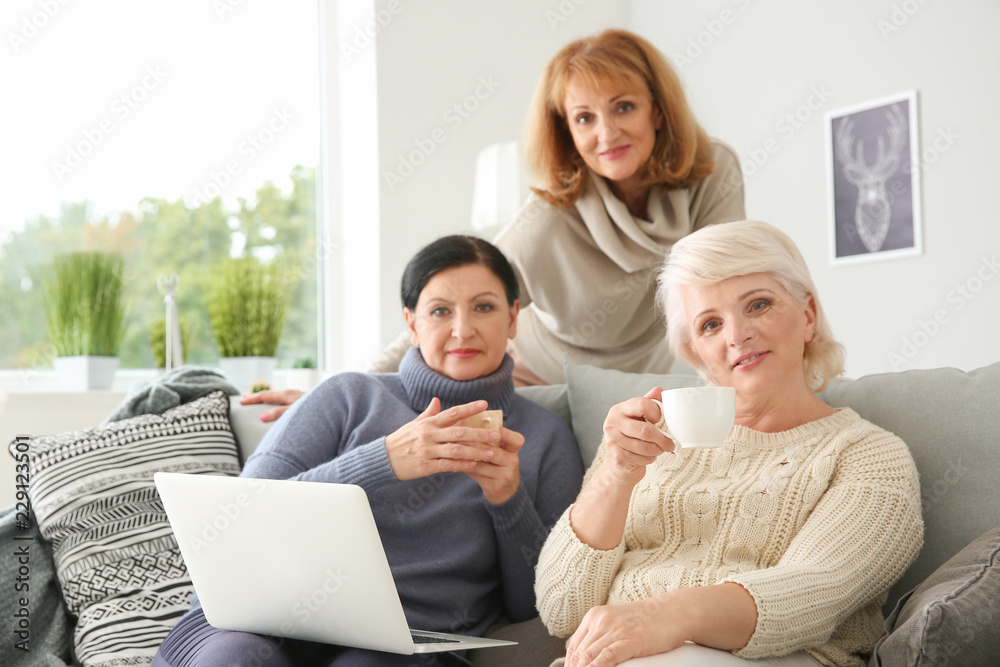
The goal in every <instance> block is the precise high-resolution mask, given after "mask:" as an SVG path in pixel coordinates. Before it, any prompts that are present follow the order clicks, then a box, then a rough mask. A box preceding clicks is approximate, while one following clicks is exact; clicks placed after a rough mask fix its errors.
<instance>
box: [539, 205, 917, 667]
mask: <svg viewBox="0 0 1000 667" xmlns="http://www.w3.org/2000/svg"><path fill="white" fill-rule="evenodd" d="M660 287H661V290H662V295H663V297H662V302H663V304H664V308H665V310H666V313H667V321H668V326H669V331H670V346H671V348H672V350H673V351H674V353H675V354H677V355H678V356H679V357H680V358H681V359H683V360H685V361H686V362H687V363H689V364H690V365H691V366H693V367H694V368H695V369H697V370H698V371H699V373H700V374H701V375H702V377H703V378H704V380H705V381H706V383H708V384H713V385H719V386H727V387H734V388H735V389H736V424H735V426H734V427H733V429H732V431H731V432H730V434H729V436H728V438H726V441H725V443H724V444H723V446H722V447H718V448H709V449H676V450H675V448H674V443H673V442H672V441H671V440H670V439H669V438H667V437H666V436H665V435H664V434H663V433H662V432H661V431H660V430H658V429H657V428H655V427H654V426H653V424H654V423H656V422H658V420H659V419H660V417H661V415H660V410H659V408H658V407H657V405H656V403H654V402H653V401H652V400H651V399H653V398H659V397H660V392H661V390H660V389H659V388H658V387H657V388H653V389H651V390H650V391H649V392H648V393H647V394H646V395H645V396H642V397H638V398H633V399H631V400H628V401H626V402H624V403H621V404H619V405H616V406H614V407H613V408H612V409H611V411H610V412H609V414H608V417H607V420H606V421H605V422H604V441H603V443H602V444H601V447H600V449H599V451H598V454H597V457H596V458H595V460H594V462H593V464H592V466H591V468H590V470H589V471H588V472H587V476H586V478H585V480H584V488H583V490H582V491H581V492H580V495H579V497H578V498H577V500H576V502H575V503H574V504H573V505H571V506H570V508H569V509H568V510H567V511H566V512H565V513H564V514H563V516H562V518H561V519H560V520H559V521H558V522H557V523H556V526H555V528H553V531H552V533H551V534H550V536H549V538H548V540H547V542H546V543H545V546H544V548H543V549H542V553H541V555H540V557H539V562H538V568H537V570H536V575H535V594H536V596H537V599H538V609H539V612H540V613H541V617H542V620H543V622H544V623H545V624H546V626H547V627H548V628H549V630H550V632H552V633H553V634H555V635H557V636H563V637H570V640H569V642H568V643H567V653H566V661H565V662H566V665H567V667H583V666H590V665H592V666H602V667H603V666H605V665H617V664H621V663H625V664H632V663H630V662H628V661H629V659H630V658H635V657H639V656H655V657H650V658H644V659H643V660H639V661H635V663H634V664H635V666H636V667H638V666H639V665H642V666H643V667H654V666H655V667H679V666H681V665H693V666H694V665H696V666H698V667H714V666H724V665H739V664H744V659H758V658H768V659H769V660H768V661H767V663H766V664H768V665H771V666H772V667H777V666H779V665H780V666H782V667H800V666H802V667H808V666H814V665H817V664H822V665H843V666H851V667H861V665H863V664H864V656H865V654H866V653H867V652H869V651H871V649H872V647H873V646H874V643H875V641H876V640H877V639H878V637H879V636H880V635H881V633H882V626H883V618H882V613H881V606H882V604H883V603H884V602H885V600H886V595H887V593H888V590H889V587H890V586H891V585H892V584H893V583H894V582H895V581H896V580H897V579H898V578H899V577H900V576H901V575H902V574H903V572H904V571H905V570H906V568H907V567H908V566H909V564H910V563H911V562H912V561H913V559H914V558H915V557H916V555H917V552H918V551H919V550H920V546H921V542H922V537H923V523H922V518H921V511H920V485H919V482H918V479H917V472H916V468H915V466H914V464H913V460H912V459H911V457H910V453H909V451H908V449H907V448H906V445H905V444H904V443H903V442H902V441H901V440H900V439H899V438H897V437H896V436H894V435H892V434H891V433H888V432H886V431H884V430H882V429H880V428H879V427H877V426H875V425H874V424H871V423H869V422H867V421H865V420H864V419H862V418H861V417H859V416H858V415H857V414H856V413H855V412H854V411H852V410H850V409H849V408H841V409H834V408H831V407H830V406H828V405H827V404H826V403H824V402H823V401H822V400H820V399H819V397H818V396H817V395H816V392H818V391H821V390H822V389H823V388H824V387H825V386H826V384H827V382H829V380H830V379H831V378H833V377H835V376H836V375H838V374H839V373H840V372H841V371H842V367H843V352H842V348H841V346H840V344H839V343H837V342H836V341H835V340H834V339H833V337H832V334H831V332H830V328H829V325H828V324H827V322H826V319H825V317H824V314H823V309H822V307H821V306H820V301H819V296H818V295H817V293H816V288H815V286H814V285H813V282H812V279H811V277H810V275H809V271H808V269H807V268H806V265H805V262H804V261H803V259H802V256H801V254H800V253H799V251H798V249H797V248H796V247H795V245H794V244H793V243H792V241H791V240H790V239H789V238H788V237H787V236H786V235H785V234H783V233H782V232H780V231H779V230H777V229H776V228H774V227H772V226H770V225H767V224H765V223H761V222H734V223H732V224H727V225H716V226H712V227H708V228H706V229H703V230H700V231H698V232H695V233H694V234H692V235H690V236H688V237H687V238H685V239H683V240H682V241H679V242H678V243H677V245H675V246H674V249H673V251H672V252H671V254H670V257H669V258H668V260H667V262H666V264H665V266H664V268H663V271H662V273H661V274H660ZM668 426H669V424H668Z"/></svg>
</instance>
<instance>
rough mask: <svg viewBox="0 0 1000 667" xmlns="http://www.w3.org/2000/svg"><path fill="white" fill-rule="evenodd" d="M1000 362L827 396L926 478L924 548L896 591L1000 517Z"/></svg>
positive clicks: (845, 385)
mask: <svg viewBox="0 0 1000 667" xmlns="http://www.w3.org/2000/svg"><path fill="white" fill-rule="evenodd" d="M997 396H1000V363H997V364H992V365H990V366H985V367H983V368H979V369H977V370H974V371H968V372H964V371H960V370H957V369H954V368H938V369H933V370H909V371H903V372H899V373H883V374H877V375H868V376H865V377H863V378H860V379H857V380H845V379H838V380H834V381H833V382H832V383H831V384H830V386H829V387H828V388H827V390H826V391H825V392H824V393H823V394H821V397H822V398H823V399H824V400H825V401H826V402H827V403H829V404H830V405H832V406H835V407H842V406H848V407H850V408H852V409H853V410H854V411H855V412H857V413H858V414H859V415H861V416H862V417H864V418H865V419H867V420H868V421H870V422H872V423H874V424H877V425H878V426H881V427H882V428H884V429H886V430H887V431H891V432H893V433H895V434H896V435H897V436H899V437H900V438H901V439H902V440H903V442H905V443H906V444H907V446H908V447H909V448H910V452H911V453H912V455H913V460H914V462H916V464H917V470H918V472H919V473H920V489H921V497H922V504H923V515H924V547H923V549H922V550H921V552H920V555H919V556H918V557H917V560H916V561H915V562H914V563H913V565H911V566H910V568H909V569H908V570H907V571H906V573H905V574H904V575H903V577H902V578H901V579H900V580H899V581H898V582H897V583H896V585H895V586H894V587H893V588H892V590H891V591H890V593H889V602H888V604H889V607H888V608H889V609H891V605H892V604H893V602H894V601H895V600H896V599H898V597H899V596H900V595H902V594H903V593H905V592H906V591H908V590H910V589H912V588H914V587H915V586H916V585H917V584H918V583H920V582H921V581H923V580H924V579H926V578H927V577H928V576H929V575H930V574H931V573H932V572H934V570H936V569H937V568H938V567H939V566H940V565H942V564H943V563H944V562H945V561H947V560H948V559H949V558H951V556H953V555H954V554H955V553H957V552H958V551H959V550H960V549H962V547H964V546H965V545H966V544H969V543H970V542H972V541H973V540H974V539H976V538H977V537H978V536H979V535H982V534H983V533H984V532H986V531H987V530H989V529H990V528H992V527H994V526H995V525H996V524H997V517H1000V493H997V487H998V486H1000V410H998V409H997V399H996V397H997Z"/></svg>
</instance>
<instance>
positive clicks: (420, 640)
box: [410, 632, 461, 644]
mask: <svg viewBox="0 0 1000 667" xmlns="http://www.w3.org/2000/svg"><path fill="white" fill-rule="evenodd" d="M410 636H411V637H413V643H414V644H459V643H461V642H459V640H457V639H448V638H446V637H437V636H435V635H422V634H419V633H417V632H411V633H410Z"/></svg>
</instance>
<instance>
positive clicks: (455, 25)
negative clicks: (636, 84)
mask: <svg viewBox="0 0 1000 667" xmlns="http://www.w3.org/2000/svg"><path fill="white" fill-rule="evenodd" d="M335 1H336V0H328V2H335ZM350 2H351V3H353V4H357V0H350ZM365 2H368V3H373V4H372V6H371V7H370V8H369V13H370V14H371V13H373V12H375V11H378V12H381V16H382V17H383V19H386V18H389V17H390V15H391V20H389V21H388V22H387V23H385V25H383V26H380V27H379V32H378V36H377V38H376V40H375V42H374V46H371V47H367V48H362V49H361V56H360V58H358V57H355V58H352V65H351V66H352V67H355V66H356V67H365V68H371V70H372V71H373V72H374V73H371V72H369V73H368V74H366V75H365V76H375V77H377V92H376V94H375V95H372V94H370V92H368V91H366V90H364V89H362V88H359V89H358V90H357V92H354V89H352V88H350V87H348V89H343V88H341V89H340V92H339V95H340V99H339V100H338V101H337V103H338V104H339V107H340V109H341V110H342V111H343V110H347V109H350V108H352V107H353V108H354V111H353V113H354V114H355V115H356V116H358V117H366V118H370V119H371V118H374V119H375V123H374V124H375V127H374V129H371V128H368V127H364V128H361V127H360V126H359V125H349V126H347V127H346V129H345V131H344V132H342V133H341V134H340V135H339V137H340V141H341V144H338V145H337V146H335V147H333V148H335V149H336V150H341V151H343V149H344V147H345V146H350V142H351V140H352V137H353V138H354V141H355V144H356V145H358V146H364V148H366V149H367V150H369V151H371V150H372V149H373V147H374V146H376V145H377V148H375V151H376V153H377V155H375V156H374V157H375V158H377V160H375V161H376V162H377V170H378V178H377V183H375V182H374V181H375V180H376V179H375V178H374V175H373V172H372V169H373V161H372V160H370V159H369V158H370V157H372V156H368V155H365V156H363V157H358V155H357V152H356V151H355V149H351V150H350V151H349V152H348V153H347V154H342V155H341V156H340V162H339V163H338V166H336V167H333V168H332V171H336V169H340V171H341V176H340V178H341V180H340V185H339V187H340V188H341V195H342V197H341V198H342V199H343V200H345V201H346V200H351V199H352V197H353V202H354V206H353V208H352V209H351V211H348V212H347V215H346V216H345V217H344V219H343V221H342V223H341V224H342V225H343V227H340V228H336V229H332V230H331V238H334V239H339V241H340V242H342V243H341V245H340V246H339V247H338V250H337V253H339V255H338V257H339V258H340V260H341V261H340V266H341V267H342V268H343V267H349V268H348V273H347V276H346V277H345V279H344V280H343V281H342V284H338V285H332V287H331V294H330V299H329V302H328V304H329V306H328V309H330V312H331V313H332V314H331V315H330V317H329V318H328V323H333V325H332V326H330V327H329V329H328V334H327V342H328V348H329V349H331V350H335V351H336V354H334V355H331V362H332V363H331V364H330V369H331V370H342V369H357V368H361V367H363V366H364V365H365V364H366V363H367V362H368V361H369V360H371V359H372V358H374V356H375V355H376V354H377V352H378V351H379V350H380V349H381V347H382V346H383V345H384V344H385V343H386V342H388V341H389V340H391V339H392V338H394V336H395V335H396V334H397V333H398V332H399V331H401V330H402V320H401V315H400V306H399V301H398V298H399V297H398V283H399V278H400V274H401V272H402V268H403V266H404V265H405V263H406V260H407V259H408V258H409V257H410V255H411V254H412V253H413V252H414V251H415V250H416V249H417V248H419V247H420V246H422V245H423V244H425V243H427V242H429V241H430V240H432V239H434V238H436V237H437V236H440V235H442V234H446V233H452V232H459V231H469V226H468V225H469V216H470V208H471V198H472V189H473V165H474V162H475V157H476V155H477V153H478V152H479V150H480V149H482V148H483V147H484V146H486V145H487V144H490V143H493V142H498V141H504V140H509V139H519V138H520V136H521V131H522V124H523V119H524V114H525V111H526V108H527V104H528V100H529V98H530V95H531V92H532V89H533V87H534V84H535V82H536V80H537V77H538V75H539V73H540V72H541V69H542V67H543V66H544V64H545V63H546V62H547V61H548V59H549V58H550V57H551V55H552V54H553V53H554V52H555V51H556V50H557V49H558V48H560V47H561V46H562V45H564V44H565V43H566V42H568V41H570V40H571V39H574V38H576V37H579V36H582V35H586V34H592V33H594V32H597V31H599V30H601V29H604V28H607V27H613V26H624V27H626V28H629V29H631V30H634V31H636V32H638V33H640V34H642V35H644V36H645V37H647V38H649V39H650V40H651V41H652V42H653V43H655V44H656V45H657V46H659V47H660V48H661V49H662V50H663V51H664V52H665V53H666V54H667V55H668V56H672V57H675V56H676V57H675V58H674V59H675V60H676V62H677V63H678V66H679V70H680V72H681V75H682V78H683V79H684V80H685V83H686V86H687V89H688V92H689V96H690V99H691V103H692V105H693V107H694V109H695V111H696V113H697V115H698V117H699V118H700V119H701V120H702V122H703V124H704V125H705V127H706V128H707V129H708V131H709V132H710V133H711V134H713V135H714V136H717V137H720V138H722V139H723V140H725V141H727V142H729V143H730V144H731V145H732V146H733V147H734V148H735V149H736V150H737V152H738V153H739V154H740V156H741V159H742V160H743V162H744V164H745V167H744V170H745V172H746V187H747V213H748V216H749V217H753V218H758V219H763V220H767V221H769V222H772V223H773V224H775V225H777V226H779V227H781V228H783V229H785V230H786V231H788V232H789V233H790V234H791V235H792V236H793V238H794V239H795V240H796V242H797V243H798V244H799V245H800V247H801V248H802V250H803V253H804V254H805V256H806V259H807V261H808V262H809V264H810V266H811V267H812V270H813V274H814V277H815V279H816V282H817V285H818V288H819V292H820V295H821V297H822V299H823V301H824V304H825V307H826V309H827V311H828V314H829V317H830V319H831V321H832V323H833V326H834V332H835V334H836V335H837V337H838V338H840V339H841V340H842V342H843V343H844V344H845V345H846V346H847V349H848V366H847V370H848V375H850V376H858V375H863V374H866V373H873V372H881V371H893V370H903V369H906V368H930V367H937V366H956V367H959V368H964V369H971V368H975V367H978V366H981V365H985V364H987V363H992V362H993V361H996V360H997V354H996V353H995V352H993V339H994V338H995V337H996V332H997V324H998V323H1000V317H998V314H1000V279H995V280H994V278H996V277H997V275H996V274H997V272H998V270H1000V267H997V265H996V260H997V259H998V258H1000V257H998V256H1000V224H998V220H997V217H998V216H997V214H996V213H995V212H994V210H993V207H992V206H991V205H990V204H992V201H991V198H990V195H991V194H992V192H993V190H995V189H996V188H995V187H993V183H992V182H993V181H995V180H997V176H998V175H1000V167H998V166H997V164H998V163H997V161H996V158H995V155H996V154H997V153H998V149H1000V129H998V126H997V123H996V120H995V119H997V118H1000V92H998V90H997V83H998V82H1000V76H998V75H1000V42H998V40H996V39H995V35H994V34H993V33H994V32H995V29H996V27H997V26H998V25H1000V5H998V4H996V3H995V2H993V0H957V1H956V2H952V3H941V2H936V3H935V2H926V1H925V2H924V3H923V4H921V3H920V1H919V0H892V1H891V2H890V1H884V0H881V1H879V2H871V1H864V0H845V1H844V2H840V3H802V2H795V1H794V0H770V1H769V2H761V1H760V0H710V1H705V2H698V3H695V2H679V1H676V0H673V1H666V0H631V1H630V2H618V1H616V0H558V1H557V0H549V1H543V2H540V1H539V0H512V1H510V2H505V3H496V2H486V1H470V0H439V1H437V2H434V3H425V2H416V0H394V1H393V2H390V1H389V0H365ZM352 22H354V24H353V25H352V24H351V23H352ZM359 22H361V19H360V18H358V17H357V16H354V17H353V18H350V19H344V18H342V20H341V24H340V25H337V26H336V34H337V35H338V36H339V37H340V38H341V40H347V42H348V43H350V42H351V41H352V40H356V39H358V32H357V29H358V27H359V25H358V23H359ZM362 25H363V24H362ZM699 41H700V42H701V45H699V44H698V42H699ZM692 45H694V46H692ZM341 46H342V44H341ZM699 49H700V50H699ZM332 53H333V55H334V56H336V55H337V52H336V49H335V48H334V49H333V50H332ZM342 55H343V54H341V56H342ZM679 56H684V58H686V59H687V60H688V61H689V62H683V61H682V60H681V59H680V58H679ZM368 58H373V59H374V60H375V62H374V63H371V62H370V61H367V60H366V59H368ZM366 62H367V64H363V65H358V63H366ZM340 65H341V67H343V62H341V63H340ZM341 73H342V74H343V72H341ZM355 74H356V73H355ZM484 82H492V83H491V84H490V85H489V86H486V85H484ZM342 83H343V82H342ZM909 89H916V90H917V91H918V93H919V111H920V118H919V123H920V137H921V139H920V142H921V143H920V148H921V151H922V153H923V158H924V165H923V166H924V168H923V172H922V179H923V184H922V189H923V195H922V200H921V201H922V208H923V225H922V231H923V241H924V248H925V251H924V253H923V255H921V256H918V257H911V258H905V259H894V260H886V261H878V262H870V263H865V264H857V265H850V266H836V267H834V266H832V265H831V263H830V260H829V255H830V249H829V241H828V225H829V221H828V213H827V211H828V202H827V171H826V153H825V144H824V134H823V127H824V119H823V114H824V113H826V112H827V111H830V110H833V109H837V108H841V107H844V106H848V105H851V104H854V103H857V102H863V101H865V100H869V99H874V98H878V97H882V96H884V95H887V94H891V93H897V92H900V91H905V90H909ZM477 92H478V93H479V97H480V98H482V99H476V97H475V96H476V93H477ZM463 102H466V103H467V106H468V107H469V109H468V111H466V112H464V116H463V115H457V112H456V111H455V110H454V106H455V105H456V104H458V105H462V104H463ZM810 105H812V108H810ZM472 107H475V108H474V109H473V108H472ZM789 114H791V115H792V117H793V119H794V116H795V115H796V114H798V120H793V122H789V120H788V118H787V116H788V115H789ZM326 115H327V118H332V117H333V116H334V115H335V114H334V113H333V112H332V111H330V110H327V112H326ZM944 136H949V137H951V138H950V139H948V140H947V141H942V140H941V137H944ZM362 137H364V139H363V140H362V139H361V138H362ZM935 141H937V142H938V143H937V147H938V148H941V147H943V148H944V150H943V151H941V150H938V149H936V148H935V143H934V142H935ZM365 142H367V143H365ZM429 142H430V143H429ZM421 146H423V148H421ZM432 146H433V152H431V151H430V149H431V147H432ZM768 148H769V149H770V151H771V152H767V150H766V149H768ZM427 153H429V154H428V155H425V154H427ZM754 157H756V159H757V161H756V162H754ZM401 159H402V160H403V164H405V165H406V166H404V167H403V170H402V171H400V167H401V162H400V160H401ZM416 162H420V163H421V164H414V163H416ZM408 167H412V172H411V171H409V169H408ZM390 172H391V173H394V174H395V175H396V176H400V177H401V179H400V180H397V179H395V178H392V177H387V174H388V173H390ZM373 188H377V193H376V192H373V191H372V189H373ZM352 227H355V228H357V229H356V230H355V233H354V234H353V237H354V240H352V239H351V238H348V237H349V236H350V235H349V234H348V235H347V236H343V237H342V236H341V233H342V232H344V231H345V230H350V229H351V228H352ZM960 287H961V288H963V289H966V290H967V292H966V294H968V295H969V296H972V298H971V299H966V298H964V297H962V296H961V294H960V292H959V291H958V289H959V288H960ZM972 290H978V291H975V292H973V291H972ZM359 295H363V296H364V298H358V297H359ZM372 301H377V302H378V303H377V304H375V303H371V302H372ZM345 304H350V305H349V307H348V306H347V305H345ZM364 308H368V309H369V311H370V312H366V311H364ZM374 309H377V310H374Z"/></svg>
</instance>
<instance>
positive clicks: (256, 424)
mask: <svg viewBox="0 0 1000 667" xmlns="http://www.w3.org/2000/svg"><path fill="white" fill-rule="evenodd" d="M272 407H274V406H273V405H268V404H266V403H257V404H254V405H240V397H239V396H230V397H229V425H230V427H232V429H233V435H234V436H236V444H237V445H238V446H239V450H240V463H241V464H243V463H246V460H247V459H248V458H249V457H250V455H251V454H253V453H254V450H256V449H257V445H259V444H260V441H261V440H262V439H263V438H264V434H266V433H267V432H268V431H269V430H270V428H271V426H272V425H273V424H274V422H262V421H261V420H260V416H261V414H263V413H264V412H266V411H267V410H268V409H270V408H272Z"/></svg>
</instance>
